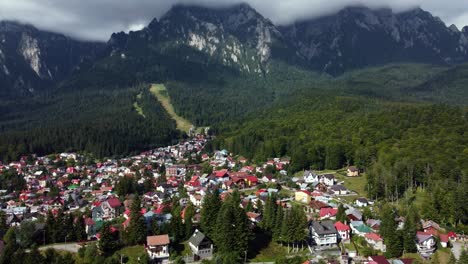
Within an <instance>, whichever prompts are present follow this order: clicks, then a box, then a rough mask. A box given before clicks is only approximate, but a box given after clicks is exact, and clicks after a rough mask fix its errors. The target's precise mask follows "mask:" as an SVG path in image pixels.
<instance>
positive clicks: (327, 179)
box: [321, 174, 336, 186]
mask: <svg viewBox="0 0 468 264" xmlns="http://www.w3.org/2000/svg"><path fill="white" fill-rule="evenodd" d="M321 180H322V182H323V183H325V185H327V186H332V185H334V184H335V182H336V179H335V175H333V174H324V175H321Z"/></svg>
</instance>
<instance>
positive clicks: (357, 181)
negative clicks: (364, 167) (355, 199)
mask: <svg viewBox="0 0 468 264" xmlns="http://www.w3.org/2000/svg"><path fill="white" fill-rule="evenodd" d="M335 177H336V179H337V180H338V181H339V182H341V181H344V186H346V188H348V189H350V190H352V191H355V192H356V193H357V194H358V196H359V197H366V196H367V192H366V184H367V182H366V176H365V175H360V176H358V177H346V176H345V175H344V173H340V172H338V173H335Z"/></svg>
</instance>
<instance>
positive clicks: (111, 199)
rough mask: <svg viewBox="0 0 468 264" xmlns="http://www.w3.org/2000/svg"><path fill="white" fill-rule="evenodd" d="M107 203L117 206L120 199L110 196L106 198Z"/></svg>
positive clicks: (113, 206)
mask: <svg viewBox="0 0 468 264" xmlns="http://www.w3.org/2000/svg"><path fill="white" fill-rule="evenodd" d="M107 203H108V204H109V206H110V207H112V208H117V207H119V206H120V205H121V203H120V200H119V199H117V198H110V199H108V200H107Z"/></svg>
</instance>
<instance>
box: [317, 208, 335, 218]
mask: <svg viewBox="0 0 468 264" xmlns="http://www.w3.org/2000/svg"><path fill="white" fill-rule="evenodd" d="M337 212H338V209H337V208H330V207H328V208H321V209H320V219H325V218H330V219H335V216H336V213H337Z"/></svg>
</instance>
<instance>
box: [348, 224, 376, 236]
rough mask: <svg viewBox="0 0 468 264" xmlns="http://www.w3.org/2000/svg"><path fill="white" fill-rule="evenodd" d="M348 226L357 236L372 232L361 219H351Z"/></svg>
mask: <svg viewBox="0 0 468 264" xmlns="http://www.w3.org/2000/svg"><path fill="white" fill-rule="evenodd" d="M350 226H351V230H352V232H353V234H355V235H358V236H364V235H365V234H367V233H371V232H372V229H371V228H370V227H368V226H367V225H365V224H364V222H362V221H351V224H350Z"/></svg>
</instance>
